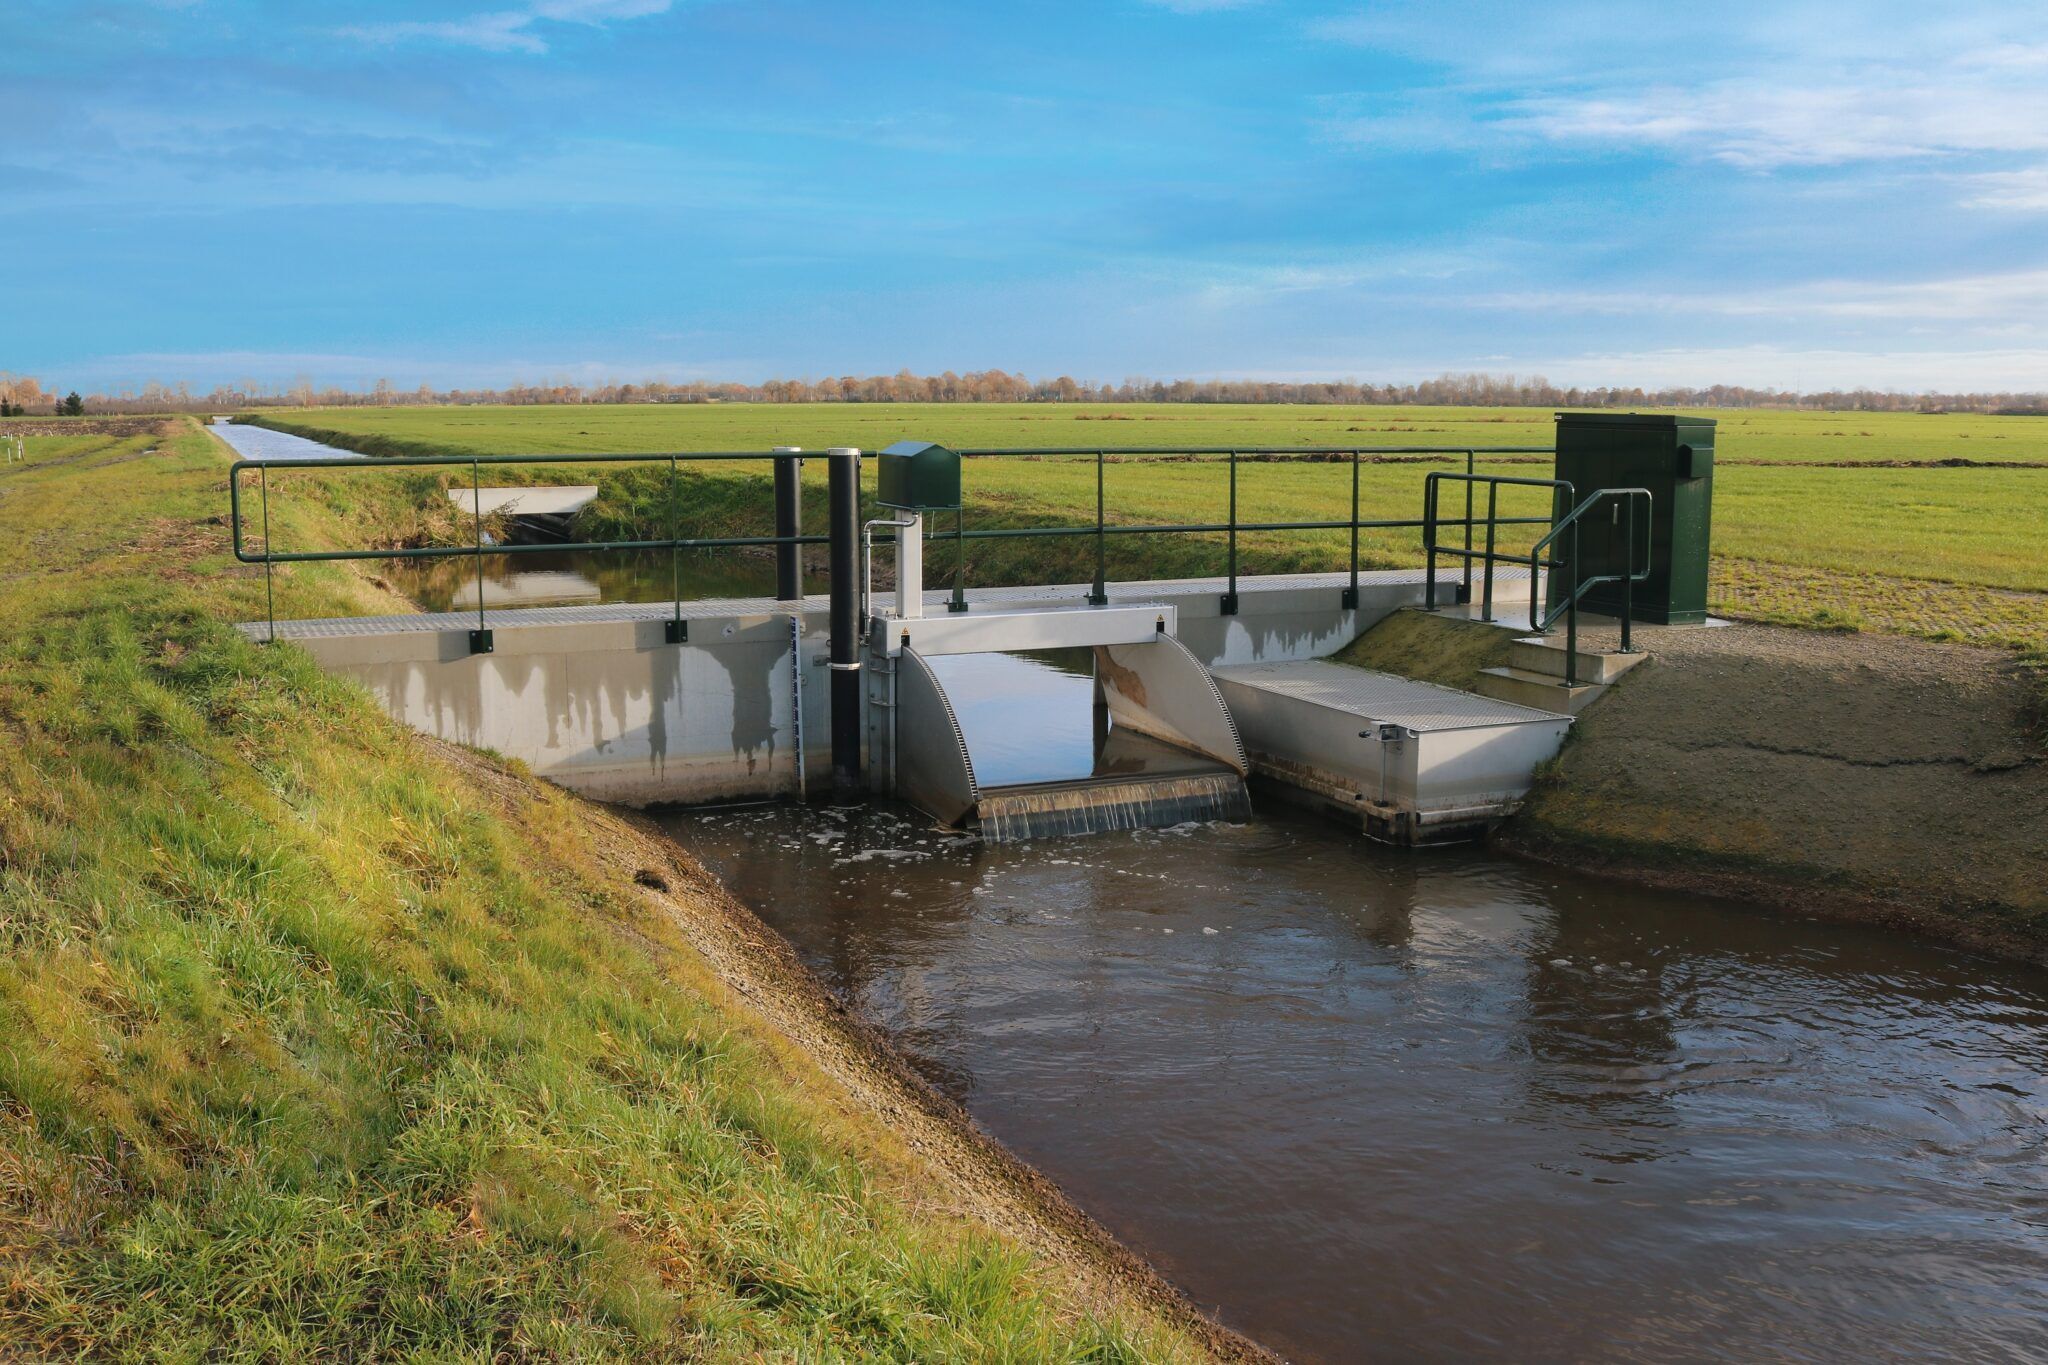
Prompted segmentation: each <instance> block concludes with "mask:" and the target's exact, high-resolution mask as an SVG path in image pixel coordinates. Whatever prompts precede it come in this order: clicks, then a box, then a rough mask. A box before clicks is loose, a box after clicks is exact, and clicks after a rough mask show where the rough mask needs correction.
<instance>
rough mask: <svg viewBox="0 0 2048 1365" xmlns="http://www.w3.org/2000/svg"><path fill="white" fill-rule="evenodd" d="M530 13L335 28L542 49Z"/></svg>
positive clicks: (499, 48) (373, 36)
mask: <svg viewBox="0 0 2048 1365" xmlns="http://www.w3.org/2000/svg"><path fill="white" fill-rule="evenodd" d="M532 24H533V16H532V15H531V14H525V13H521V12H520V11H517V10H501V11H498V12H496V13H492V14H472V15H470V16H469V17H468V18H466V19H448V20H423V19H407V20H403V21H401V22H398V23H391V24H365V25H362V26H360V27H354V28H344V29H341V30H338V31H339V32H340V33H341V35H342V36H343V37H345V38H355V39H357V40H359V41H361V42H366V43H379V44H389V43H403V42H410V41H413V40H423V41H426V42H433V43H448V44H451V45H453V46H456V47H474V48H478V49H480V50H482V51H484V52H545V51H547V50H548V45H547V44H546V43H545V42H543V41H541V39H540V37H539V35H537V34H535V33H533V32H531V31H530V28H531V25H532Z"/></svg>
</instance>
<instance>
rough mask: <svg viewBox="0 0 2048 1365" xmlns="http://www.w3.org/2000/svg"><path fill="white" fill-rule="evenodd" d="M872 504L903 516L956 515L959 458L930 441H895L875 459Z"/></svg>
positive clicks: (958, 491) (958, 494)
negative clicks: (913, 513)
mask: <svg viewBox="0 0 2048 1365" xmlns="http://www.w3.org/2000/svg"><path fill="white" fill-rule="evenodd" d="M875 501H877V502H879V503H881V504H882V506H884V507H894V508H897V509H899V510H901V511H905V512H957V511H958V510H960V456H959V455H958V454H957V453H956V452H954V451H951V450H948V449H947V448H946V447H944V446H942V445H935V444H934V443H932V442H930V441H898V442H897V443H896V444H895V445H892V446H890V447H889V448H888V449H887V450H885V451H883V452H882V453H881V455H880V456H878V457H877V464H876V467H875Z"/></svg>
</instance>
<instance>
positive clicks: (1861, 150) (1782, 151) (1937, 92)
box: [1501, 69, 2048, 168]
mask: <svg viewBox="0 0 2048 1365" xmlns="http://www.w3.org/2000/svg"><path fill="white" fill-rule="evenodd" d="M1901 75H1902V73H1901V72H1899V71H1896V70H1891V69H1883V70H1872V71H1868V72H1864V73H1860V74H1859V75H1857V76H1852V77H1848V78H1842V79H1837V80H1834V81H1826V82H1812V83H1805V84H1787V83H1783V82H1778V81H1762V80H1740V81H1724V82H1720V83H1717V84H1712V85H1707V86H1664V87H1660V88H1655V89H1650V90H1644V91H1641V92H1639V93H1635V92H1631V93H1619V92H1606V93H1600V94H1592V95H1576V94H1575V95H1556V96H1538V97H1534V98H1529V99H1524V100H1520V101H1517V102H1516V103H1515V104H1514V105H1513V106H1512V108H1511V110H1510V111H1509V112H1508V113H1507V114H1506V115H1505V116H1504V117H1503V118H1502V119H1501V124H1502V126H1503V127H1505V128H1507V129H1509V130H1511V131H1526V132H1529V133H1533V134H1535V135H1536V136H1538V137H1541V138H1544V139H1547V140H1550V141H1554V142H1581V143H1604V144H1609V145H1615V146H1633V147H1663V148H1669V149H1673V150H1678V151H1684V152H1691V153H1696V154H1698V155H1702V156H1707V157H1711V158H1713V159H1715V160H1719V161H1725V162H1729V163H1731V164H1734V165H1738V166H1747V167H1754V168H1776V167H1781V166H1826V165H1840V164H1844V163H1847V162H1856V161H1886V160H1897V159H1902V158H1922V157H1936V156H1943V155H1949V154H1957V153H1973V152H2041V151H2048V83H2043V82H2040V81H2038V80H2035V79H2029V80H2024V81H2019V80H2015V81H2010V82H2005V81H2000V82H1978V83H1976V84H1974V85H1972V84H1965V83H1962V82H1940V83H1934V82H1927V83H1922V84H1917V85H1915V84H1903V83H1901V81H1900V77H1901Z"/></svg>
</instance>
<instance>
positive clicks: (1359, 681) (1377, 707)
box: [1210, 659, 1562, 733]
mask: <svg viewBox="0 0 2048 1365" xmlns="http://www.w3.org/2000/svg"><path fill="white" fill-rule="evenodd" d="M1210 672H1211V674H1212V675H1213V676H1214V677H1215V679H1216V681H1217V682H1219V683H1232V684H1236V685H1238V686H1240V687H1250V688H1256V689H1258V690H1259V691H1263V692H1272V693H1275V694H1277V695H1279V696H1283V697H1291V698H1293V699H1295V700H1297V701H1303V702H1307V703H1309V704H1310V705H1313V706H1322V707H1327V708H1329V709H1330V710H1333V711H1343V712H1346V713H1348V714H1350V715H1354V716H1357V717H1359V718H1360V719H1361V720H1374V721H1390V722H1394V723H1397V724H1400V725H1405V726H1407V727H1408V728H1409V729H1411V730H1415V731H1418V732H1423V733H1427V732H1430V731H1436V730H1471V729H1477V728H1480V727H1483V726H1489V725H1524V724H1530V723H1534V722H1539V721H1540V722H1544V723H1548V724H1555V723H1556V722H1557V721H1558V720H1560V719H1562V717H1560V716H1558V715H1556V714H1554V713H1552V712H1549V711H1539V710H1537V709H1536V708H1535V707H1533V706H1516V705H1515V704H1513V703H1512V702H1504V701H1495V700H1494V699H1493V698H1491V697H1480V696H1475V695H1473V694H1472V693H1470V692H1460V691H1458V690H1457V689H1456V688H1451V687H1438V686H1437V685H1436V684H1435V683H1426V682H1416V681H1415V680H1414V679H1412V678H1402V677H1397V676H1395V675H1394V674H1392V673H1375V672H1373V671H1372V670H1371V669H1369V668H1353V667H1351V666H1350V665H1349V664H1337V663H1331V662H1329V661H1328V660H1327V659H1308V660H1303V661H1301V662H1298V663H1277V664H1240V665H1236V666H1233V667H1229V668H1217V669H1211V670H1210Z"/></svg>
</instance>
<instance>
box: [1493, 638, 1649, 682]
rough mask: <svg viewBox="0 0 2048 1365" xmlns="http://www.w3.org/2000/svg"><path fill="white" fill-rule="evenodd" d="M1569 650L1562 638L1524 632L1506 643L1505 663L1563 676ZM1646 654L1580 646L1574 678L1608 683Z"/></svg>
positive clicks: (1632, 666) (1528, 671) (1527, 671)
mask: <svg viewBox="0 0 2048 1365" xmlns="http://www.w3.org/2000/svg"><path fill="white" fill-rule="evenodd" d="M1570 652H1571V651H1569V650H1567V649H1566V648H1565V647H1564V642H1563V641H1562V640H1556V639H1552V638H1551V637H1549V636H1546V635H1526V636H1523V637H1522V638H1521V639H1519V640H1517V641H1515V642H1514V643H1513V644H1511V645H1509V646H1508V665H1509V666H1510V667H1512V668H1518V669H1520V670H1522V671H1523V672H1524V673H1547V674H1549V675H1550V676H1551V677H1553V678H1563V677H1564V664H1565V656H1566V655H1567V654H1569V653H1570ZM1648 657H1649V656H1648V655H1646V654H1644V653H1642V652H1640V651H1638V652H1636V653H1634V654H1594V653H1591V652H1589V651H1587V650H1583V649H1582V650H1580V651H1579V652H1578V660H1577V662H1578V668H1577V670H1576V672H1577V676H1578V680H1579V681H1580V682H1587V683H1603V684H1604V683H1611V682H1613V681H1614V680H1615V679H1616V678H1619V677H1620V676H1621V675H1622V674H1624V673H1626V672H1628V671H1629V670H1630V669H1631V668H1634V667H1635V666H1636V665H1637V664H1639V663H1641V662H1642V661H1643V660H1644V659H1646V658H1648Z"/></svg>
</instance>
